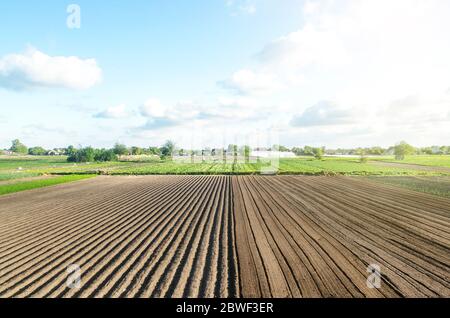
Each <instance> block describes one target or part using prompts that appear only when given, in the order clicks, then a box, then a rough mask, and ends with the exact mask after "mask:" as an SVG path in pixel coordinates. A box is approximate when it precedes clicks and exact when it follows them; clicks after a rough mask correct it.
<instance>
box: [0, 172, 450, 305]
mask: <svg viewBox="0 0 450 318" xmlns="http://www.w3.org/2000/svg"><path fill="white" fill-rule="evenodd" d="M70 264H77V265H78V266H80V267H81V269H82V287H81V288H80V289H70V288H68V287H67V286H66V280H67V277H68V275H69V274H68V273H66V269H67V267H68V266H69V265H70ZM369 264H377V265H379V266H381V275H382V285H381V288H380V289H370V288H368V287H367V285H366V280H367V277H368V275H369V273H367V271H366V270H367V266H368V265H369ZM449 269H450V200H449V199H445V198H439V197H435V196H432V195H427V194H422V193H417V192H413V191H408V190H404V189H400V188H396V187H393V186H384V185H381V184H378V183H372V182H370V181H365V180H362V179H354V178H346V177H304V176H276V177H262V176H233V177H230V176H142V177H103V176H102V177H97V178H95V179H89V180H83V181H81V182H75V183H69V184H63V185H58V186H55V187H52V188H51V189H50V188H41V189H36V190H32V191H27V192H23V193H15V194H11V195H6V196H2V197H0V297H27V296H31V297H83V298H84V297H238V296H243V297H399V296H407V297H416V296H418V297H437V296H445V297H449V296H450V276H449V273H450V270H449Z"/></svg>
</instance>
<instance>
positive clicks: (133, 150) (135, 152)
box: [131, 147, 144, 156]
mask: <svg viewBox="0 0 450 318" xmlns="http://www.w3.org/2000/svg"><path fill="white" fill-rule="evenodd" d="M143 153H144V150H143V149H142V148H140V147H131V154H132V155H134V156H139V155H142V154H143Z"/></svg>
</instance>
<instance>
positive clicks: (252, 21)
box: [0, 0, 450, 148]
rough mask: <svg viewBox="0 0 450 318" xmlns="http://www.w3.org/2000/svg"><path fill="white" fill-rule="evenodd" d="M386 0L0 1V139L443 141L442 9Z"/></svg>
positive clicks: (3, 143)
mask: <svg viewBox="0 0 450 318" xmlns="http://www.w3.org/2000/svg"><path fill="white" fill-rule="evenodd" d="M71 3H75V4H77V5H78V6H79V7H80V9H81V12H80V16H81V24H80V26H81V28H80V29H69V28H68V27H67V24H66V20H67V17H68V15H69V14H68V13H67V12H66V9H67V6H68V5H69V4H71ZM391 3H392V2H389V1H379V2H378V1H377V4H374V2H373V1H367V0H362V1H332V0H323V1H322V0H317V1H311V0H305V1H302V0H284V1H282V2H281V1H277V0H189V1H187V0H171V1H156V0H153V1H148V0H147V1H137V0H133V1H106V0H103V1H101V0H89V1H74V2H66V1H50V0H48V1H40V2H39V4H38V3H34V2H30V1H11V2H6V1H2V2H1V3H0V30H2V32H1V33H0V41H1V46H0V110H1V112H0V131H1V134H0V147H1V148H6V147H9V144H10V141H11V140H12V139H14V138H20V139H21V140H22V141H23V142H24V143H26V144H27V145H28V146H34V145H43V146H45V147H61V146H67V145H68V144H74V145H78V144H80V145H92V146H99V147H109V146H111V145H112V144H114V143H115V142H117V141H120V142H124V143H127V144H129V145H139V146H150V145H158V144H160V143H162V142H164V140H166V139H174V140H175V141H176V142H177V143H178V144H180V145H181V146H184V147H189V146H191V145H192V146H198V145H199V144H200V143H201V144H205V143H206V144H208V145H211V146H215V145H219V144H221V143H227V142H229V141H232V140H233V138H236V137H235V136H237V135H252V134H255V132H256V131H259V130H262V131H266V132H267V131H269V132H273V133H276V134H277V135H278V138H279V141H280V142H281V143H283V144H286V145H289V146H294V145H298V146H302V145H305V144H312V145H326V146H328V147H337V146H343V147H350V146H358V145H368V146H370V145H382V146H387V145H389V144H393V143H395V142H397V141H399V140H402V139H406V140H408V141H410V142H412V143H416V144H417V145H428V144H444V143H445V142H446V141H448V140H449V138H448V137H449V136H450V130H449V128H448V127H450V125H449V124H450V107H449V106H450V102H449V101H450V66H449V64H450V63H449V62H448V54H450V41H449V40H448V36H447V35H446V32H445V30H448V29H449V28H448V27H449V22H448V21H449V20H450V19H448V18H449V17H450V10H449V4H448V3H444V2H442V1H433V0H432V1H416V2H414V4H413V5H411V4H410V2H408V1H406V0H398V1H396V4H395V5H392V4H391ZM447 53H448V54H447ZM193 140H194V141H193ZM447 143H448V142H447Z"/></svg>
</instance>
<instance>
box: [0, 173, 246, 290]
mask: <svg viewBox="0 0 450 318" xmlns="http://www.w3.org/2000/svg"><path fill="white" fill-rule="evenodd" d="M155 178H156V177H155ZM155 178H149V179H147V180H148V181H147V182H144V183H142V184H140V185H139V186H135V189H134V191H129V192H123V191H117V193H116V194H115V196H114V199H113V200H111V199H108V200H105V201H103V200H101V198H102V197H98V198H97V200H96V199H95V197H94V198H89V201H90V202H89V204H86V203H85V202H80V203H79V207H80V208H79V209H78V210H77V207H76V206H74V207H71V209H70V210H68V209H65V208H63V207H60V208H59V213H58V211H52V213H53V212H54V213H55V216H56V218H55V219H54V222H53V226H51V227H47V226H46V223H45V222H43V223H41V222H36V223H35V227H36V228H34V229H33V231H32V233H31V235H25V236H23V235H24V233H22V236H21V235H19V237H18V238H16V237H14V236H13V237H12V239H10V240H9V241H8V243H9V245H8V246H7V248H6V249H4V250H3V254H2V257H1V258H0V264H1V266H2V267H0V296H1V297H28V296H32V297H104V296H107V297H146V296H154V297H168V296H200V297H213V296H216V297H217V296H222V297H228V296H237V295H238V285H237V271H236V260H235V252H234V239H233V238H232V237H230V234H231V235H232V234H233V233H234V232H233V231H232V226H233V221H232V206H231V202H230V197H231V185H230V178H229V177H188V176H186V177H176V178H174V177H172V178H169V179H168V181H166V182H159V183H158V182H155V183H154V184H153V183H152V182H151V181H153V180H156V179H155ZM150 180H151V181H150ZM112 191H113V192H114V189H113V190H112ZM108 202H109V204H108ZM74 210H75V211H76V216H74V215H73V212H72V211H74ZM42 217H43V218H45V217H46V215H45V214H44V215H42ZM47 223H48V222H47ZM0 233H1V232H0ZM2 243H3V242H2ZM69 264H77V265H78V266H80V267H81V269H82V282H83V284H82V288H81V289H69V288H67V286H66V279H67V273H66V268H67V266H68V265H69Z"/></svg>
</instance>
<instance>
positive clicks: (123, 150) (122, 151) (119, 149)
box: [113, 143, 130, 156]
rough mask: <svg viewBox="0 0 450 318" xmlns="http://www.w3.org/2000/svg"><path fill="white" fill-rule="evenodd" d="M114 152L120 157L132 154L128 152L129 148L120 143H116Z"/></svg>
mask: <svg viewBox="0 0 450 318" xmlns="http://www.w3.org/2000/svg"><path fill="white" fill-rule="evenodd" d="M113 151H114V153H115V154H116V155H118V156H122V155H128V154H129V153H130V152H129V151H128V148H127V146H125V145H124V144H119V143H116V144H115V145H114V148H113Z"/></svg>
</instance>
